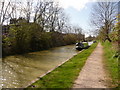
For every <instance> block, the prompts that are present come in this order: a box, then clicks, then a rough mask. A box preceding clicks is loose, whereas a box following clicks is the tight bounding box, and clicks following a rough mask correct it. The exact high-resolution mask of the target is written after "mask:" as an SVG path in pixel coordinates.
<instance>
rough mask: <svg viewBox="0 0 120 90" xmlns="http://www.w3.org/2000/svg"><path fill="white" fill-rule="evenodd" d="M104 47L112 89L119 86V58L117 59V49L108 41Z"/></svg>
mask: <svg viewBox="0 0 120 90" xmlns="http://www.w3.org/2000/svg"><path fill="white" fill-rule="evenodd" d="M103 46H104V59H105V67H106V69H107V71H108V73H109V75H110V78H111V79H112V85H111V87H117V86H118V79H119V78H118V57H115V53H116V51H115V49H113V46H112V44H111V43H110V42H108V41H106V42H105V43H103Z"/></svg>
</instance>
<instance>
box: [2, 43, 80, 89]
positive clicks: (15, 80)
mask: <svg viewBox="0 0 120 90" xmlns="http://www.w3.org/2000/svg"><path fill="white" fill-rule="evenodd" d="M77 52H78V51H76V50H75V48H74V45H68V46H62V47H57V48H53V49H50V50H45V51H40V52H32V53H29V54H24V55H16V56H8V57H6V58H4V59H3V63H2V72H3V73H2V74H3V77H2V80H3V87H4V88H15V87H17V88H20V87H25V86H26V85H28V83H29V82H31V81H32V80H34V79H36V78H37V77H39V76H40V75H42V74H44V73H45V72H47V71H48V70H50V69H52V68H54V67H55V66H56V65H58V64H60V63H61V62H63V61H65V60H66V59H68V58H70V57H72V56H73V55H74V54H76V53H77Z"/></svg>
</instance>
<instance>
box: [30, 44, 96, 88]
mask: <svg viewBox="0 0 120 90" xmlns="http://www.w3.org/2000/svg"><path fill="white" fill-rule="evenodd" d="M96 46H97V43H94V44H92V45H91V47H90V48H88V49H86V50H84V51H82V52H81V53H79V54H77V55H75V56H74V57H73V58H71V59H70V60H69V61H67V62H66V63H64V64H63V65H61V66H60V67H58V68H56V69H55V70H53V71H52V72H51V73H49V74H47V75H46V76H44V77H42V78H40V79H39V80H38V81H36V82H35V83H33V84H32V85H30V86H29V87H28V88H31V86H34V88H71V87H72V85H73V82H74V80H75V79H76V78H77V76H78V75H79V72H80V70H81V69H82V67H83V66H84V64H85V61H86V60H87V58H88V56H89V55H90V54H91V53H92V51H93V50H94V49H95V47H96Z"/></svg>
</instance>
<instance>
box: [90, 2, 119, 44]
mask: <svg viewBox="0 0 120 90" xmlns="http://www.w3.org/2000/svg"><path fill="white" fill-rule="evenodd" d="M116 6H117V5H116V3H115V2H97V3H96V5H94V7H93V11H92V18H91V23H92V24H93V25H94V26H95V27H96V29H99V30H100V29H101V28H102V30H103V32H104V34H105V37H104V41H105V40H109V41H110V42H111V40H110V38H109V35H108V34H109V33H110V31H111V30H112V27H113V25H114V22H115V19H116V14H117V7H116Z"/></svg>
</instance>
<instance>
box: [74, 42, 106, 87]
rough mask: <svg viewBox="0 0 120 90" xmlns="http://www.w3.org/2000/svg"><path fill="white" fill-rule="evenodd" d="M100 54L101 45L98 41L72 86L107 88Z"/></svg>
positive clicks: (101, 53) (101, 52)
mask: <svg viewBox="0 0 120 90" xmlns="http://www.w3.org/2000/svg"><path fill="white" fill-rule="evenodd" d="M102 55H103V47H102V46H101V44H100V43H99V44H98V45H97V47H96V48H95V50H94V51H93V52H92V54H91V55H90V56H89V57H88V59H87V61H86V63H85V65H84V67H83V68H82V70H81V72H80V73H79V76H78V78H77V79H76V80H75V82H74V85H73V88H107V83H106V81H107V75H106V73H105V69H104V67H103V59H102Z"/></svg>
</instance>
